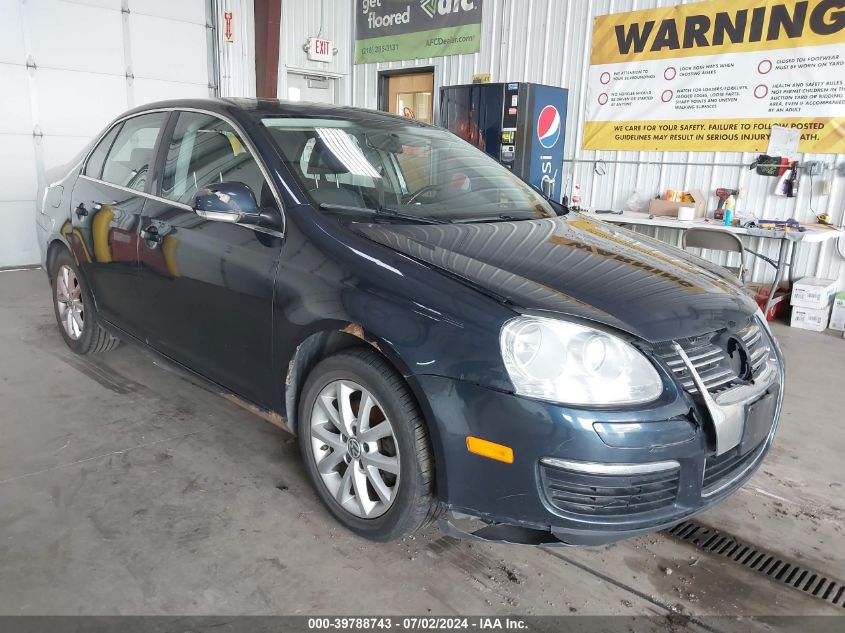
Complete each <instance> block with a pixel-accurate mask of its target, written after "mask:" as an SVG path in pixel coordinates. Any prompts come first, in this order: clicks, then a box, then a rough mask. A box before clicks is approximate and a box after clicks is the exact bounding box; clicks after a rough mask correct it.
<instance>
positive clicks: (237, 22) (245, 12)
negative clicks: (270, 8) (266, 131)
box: [210, 0, 255, 97]
mask: <svg viewBox="0 0 845 633" xmlns="http://www.w3.org/2000/svg"><path fill="white" fill-rule="evenodd" d="M210 1H211V3H212V7H213V8H212V11H213V15H214V20H215V23H214V25H213V26H214V30H215V38H216V40H217V41H216V45H217V49H216V52H217V59H216V62H217V79H218V82H219V85H218V94H219V95H220V96H221V97H254V96H255V9H254V7H253V3H252V0H210ZM226 13H231V14H232V21H231V28H232V41H231V42H230V41H228V40H227V39H226V37H225V35H224V33H225V28H226V20H225V17H224V16H225V14H226Z"/></svg>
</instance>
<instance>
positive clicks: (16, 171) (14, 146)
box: [0, 134, 37, 231]
mask: <svg viewBox="0 0 845 633" xmlns="http://www.w3.org/2000/svg"><path fill="white" fill-rule="evenodd" d="M0 139H2V141H3V151H2V152H0V174H3V179H2V182H3V187H2V191H0V200H4V201H13V200H19V201H24V200H32V199H33V197H32V192H33V191H35V187H36V185H37V182H36V178H35V171H34V170H33V169H32V165H33V163H34V162H35V147H34V145H33V143H32V134H3V135H2V136H0ZM5 230H6V228H5V227H4V228H3V231H5Z"/></svg>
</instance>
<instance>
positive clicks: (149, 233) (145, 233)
mask: <svg viewBox="0 0 845 633" xmlns="http://www.w3.org/2000/svg"><path fill="white" fill-rule="evenodd" d="M141 238H142V239H145V240H147V241H148V242H155V243H156V244H161V240H162V239H164V238H162V236H161V233H159V232H158V229H157V228H156V227H155V225H152V224H151V225H150V226H148V227H147V228H145V229H142V230H141Z"/></svg>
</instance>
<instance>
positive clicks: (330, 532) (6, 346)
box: [0, 270, 845, 630]
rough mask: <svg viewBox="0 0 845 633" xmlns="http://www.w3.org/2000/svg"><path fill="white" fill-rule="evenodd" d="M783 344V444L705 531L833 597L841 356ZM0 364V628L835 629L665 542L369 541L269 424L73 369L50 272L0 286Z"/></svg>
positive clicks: (840, 348) (137, 367) (131, 357)
mask: <svg viewBox="0 0 845 633" xmlns="http://www.w3.org/2000/svg"><path fill="white" fill-rule="evenodd" d="M775 331H776V334H777V335H778V337H779V338H780V340H781V342H782V344H783V347H784V351H785V354H786V358H787V363H788V372H789V376H788V387H787V399H786V405H785V407H786V409H785V415H784V418H783V421H782V427H781V431H780V433H779V435H778V437H777V440H776V443H775V446H774V448H773V450H772V452H771V453H770V455H769V457H768V459H767V460H766V462H765V464H764V465H763V467H762V468H761V470H760V471H759V472H758V473H757V474H756V475H755V477H754V478H753V479H752V480H751V482H749V483H748V484H747V485H746V486H745V487H744V488H743V489H742V490H740V491H739V492H738V493H737V494H735V495H734V496H733V497H732V498H730V499H729V500H727V501H726V502H725V503H723V504H722V505H720V506H719V507H717V508H715V509H713V510H712V511H710V512H708V513H706V514H704V515H702V516H701V517H700V519H701V521H702V522H704V523H708V524H710V525H714V526H717V527H722V528H724V529H726V530H728V531H729V532H731V533H733V534H734V535H736V536H739V537H742V538H744V539H746V540H748V541H750V542H752V543H754V544H757V545H760V546H763V547H767V548H769V549H772V550H775V551H777V552H780V553H782V554H783V555H786V556H789V557H791V558H793V559H799V560H802V561H803V562H804V564H806V565H808V566H811V567H813V568H814V569H816V570H818V571H822V572H824V573H827V574H830V575H831V576H832V577H838V578H839V579H840V580H842V579H843V576H845V573H843V570H845V546H843V543H845V541H843V534H842V528H843V520H845V510H844V509H843V506H845V502H843V484H845V472H843V468H842V455H843V453H845V425H843V424H842V421H843V416H842V407H843V403H842V401H841V398H839V397H837V394H839V393H840V392H839V391H837V387H840V386H841V382H842V377H843V376H845V341H843V340H842V339H841V338H838V337H834V336H832V335H830V334H828V335H825V334H816V333H811V332H804V331H801V330H792V329H790V328H788V327H785V326H776V327H775ZM0 349H2V355H0V403H2V408H0V508H2V512H0V588H2V589H0V614H365V615H375V614H416V615H421V614H422V615H425V614H429V613H434V614H520V615H542V614H570V613H573V614H627V615H634V614H638V615H661V614H668V613H671V612H675V613H677V612H681V613H685V614H689V615H692V616H704V615H733V616H736V615H784V614H839V613H841V609H837V608H834V607H832V606H829V605H827V604H824V603H822V602H820V601H819V600H816V599H813V598H810V597H808V596H805V595H804V594H802V593H800V592H798V591H797V590H795V589H791V588H788V587H785V586H783V585H780V584H777V583H775V582H773V581H771V580H769V579H767V578H764V577H762V576H760V575H758V574H756V573H754V572H752V571H749V570H746V569H745V568H742V567H740V566H738V565H737V564H735V563H731V562H727V561H725V560H723V559H720V558H718V557H715V556H712V555H708V554H703V553H701V552H700V551H697V550H696V549H694V548H692V547H691V546H688V545H685V544H683V543H680V542H678V541H675V540H673V539H672V538H670V537H667V536H665V535H663V534H658V535H654V536H649V537H645V538H638V539H632V540H629V541H625V542H622V543H617V544H614V545H611V546H607V547H600V548H589V549H565V550H543V549H535V548H530V547H518V546H503V545H479V544H470V543H466V542H460V541H455V540H452V539H448V538H444V537H443V536H442V535H441V534H440V533H439V532H438V531H437V530H436V529H430V530H428V531H427V532H426V533H424V534H421V535H417V536H416V537H415V538H410V539H407V540H405V541H404V542H400V543H394V544H387V545H375V544H371V543H369V542H367V541H364V540H361V539H359V538H357V537H355V536H353V535H351V534H350V533H348V532H346V531H344V530H343V529H342V528H340V527H338V525H337V524H336V523H335V522H334V521H333V520H332V519H331V517H330V516H329V515H328V513H327V512H326V511H325V510H324V509H323V507H322V506H321V505H320V503H319V502H318V500H317V498H316V496H315V494H314V493H313V492H312V490H311V487H310V485H309V484H308V482H307V480H306V477H305V474H304V472H303V468H302V465H301V463H300V458H299V455H298V452H297V447H296V443H295V441H294V440H293V439H292V438H291V437H290V436H288V435H286V434H285V433H284V432H283V431H281V430H280V429H277V428H275V427H273V426H271V425H270V424H268V423H266V422H264V421H263V420H261V419H259V418H257V417H255V416H253V415H252V414H250V413H248V412H246V411H244V410H242V409H240V408H238V407H237V406H235V405H233V404H231V403H230V402H228V401H226V400H224V399H222V398H220V397H219V396H217V395H216V394H214V393H211V392H210V391H209V390H207V389H205V388H203V387H202V386H199V385H197V384H194V383H192V382H191V381H188V380H186V379H185V378H183V377H182V376H181V375H180V374H178V373H175V372H174V371H172V370H169V369H168V368H167V367H166V366H163V365H162V364H161V362H160V361H158V360H156V358H155V357H154V356H152V355H151V354H150V353H148V352H146V351H143V350H141V349H140V348H139V347H137V346H134V345H124V346H122V347H121V348H119V349H118V350H116V351H115V352H112V353H110V354H106V355H102V356H98V357H86V358H82V357H78V356H75V355H74V354H72V353H71V352H70V351H69V350H68V349H67V348H66V347H65V345H64V343H63V342H62V339H61V337H60V336H59V333H58V331H57V326H56V324H55V321H54V318H53V312H52V308H51V305H50V299H49V288H48V284H47V281H46V277H45V276H44V273H43V272H42V271H40V270H32V271H20V272H4V273H0ZM667 569H668V570H670V571H671V573H667ZM731 626H739V628H740V629H741V626H740V625H737V624H736V623H734V624H730V622H728V623H723V625H720V630H725V629H726V628H731ZM711 630H712V629H711Z"/></svg>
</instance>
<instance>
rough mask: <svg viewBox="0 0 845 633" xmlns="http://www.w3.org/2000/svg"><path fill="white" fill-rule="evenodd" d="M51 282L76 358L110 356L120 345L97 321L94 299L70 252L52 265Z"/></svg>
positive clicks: (60, 320)
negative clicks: (79, 355)
mask: <svg viewBox="0 0 845 633" xmlns="http://www.w3.org/2000/svg"><path fill="white" fill-rule="evenodd" d="M50 280H51V283H52V290H53V311H54V312H55V314H56V321H57V322H58V324H59V332H61V334H62V338H63V339H64V340H65V343H67V346H68V347H69V348H71V349H72V350H73V351H74V352H76V353H77V354H99V353H101V352H108V351H111V350H113V349H114V348H116V347H117V346H118V345H119V344H120V340H119V339H117V338H116V337H114V336H112V335H111V334H109V333H108V332H107V331H106V330H104V329H103V328H102V326H100V324H99V322H98V321H97V311H96V309H95V308H94V298H93V297H92V296H91V291H90V290H88V287H87V286H86V285H85V282H84V281H83V278H82V275H81V274H80V273H79V268H78V267H77V266H76V262H75V261H74V260H73V256H72V255H71V254H70V252H69V251H67V250H65V249H62V251H61V252H59V253H58V254H57V255H56V256H55V257H54V258H53V261H52V265H51V269H50Z"/></svg>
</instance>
